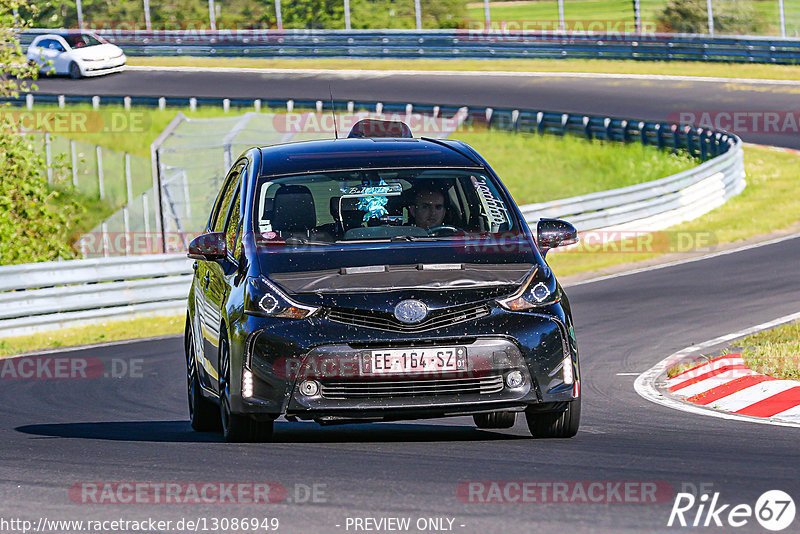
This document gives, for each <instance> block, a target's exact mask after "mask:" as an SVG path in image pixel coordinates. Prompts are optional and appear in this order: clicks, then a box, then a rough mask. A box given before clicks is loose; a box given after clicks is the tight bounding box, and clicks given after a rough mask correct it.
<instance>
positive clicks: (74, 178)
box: [69, 139, 78, 188]
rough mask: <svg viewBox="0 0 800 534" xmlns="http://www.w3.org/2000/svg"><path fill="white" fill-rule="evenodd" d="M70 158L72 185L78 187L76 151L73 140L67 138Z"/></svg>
mask: <svg viewBox="0 0 800 534" xmlns="http://www.w3.org/2000/svg"><path fill="white" fill-rule="evenodd" d="M69 151H70V160H71V162H72V187H76V188H77V187H78V151H77V149H76V148H75V140H74V139H70V140H69Z"/></svg>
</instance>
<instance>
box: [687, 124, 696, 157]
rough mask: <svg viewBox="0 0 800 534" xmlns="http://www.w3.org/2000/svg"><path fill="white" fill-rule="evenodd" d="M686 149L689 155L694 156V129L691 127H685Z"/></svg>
mask: <svg viewBox="0 0 800 534" xmlns="http://www.w3.org/2000/svg"><path fill="white" fill-rule="evenodd" d="M686 150H688V151H689V154H690V155H692V156H694V153H695V148H694V130H693V129H692V128H691V127H687V128H686Z"/></svg>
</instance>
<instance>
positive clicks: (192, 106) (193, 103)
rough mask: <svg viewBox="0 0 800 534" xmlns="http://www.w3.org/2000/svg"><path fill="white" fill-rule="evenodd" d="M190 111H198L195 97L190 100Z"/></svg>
mask: <svg viewBox="0 0 800 534" xmlns="http://www.w3.org/2000/svg"><path fill="white" fill-rule="evenodd" d="M189 110H190V111H197V99H196V98H195V97H192V98H190V99H189Z"/></svg>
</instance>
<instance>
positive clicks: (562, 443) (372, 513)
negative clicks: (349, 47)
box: [0, 73, 800, 533]
mask: <svg viewBox="0 0 800 534" xmlns="http://www.w3.org/2000/svg"><path fill="white" fill-rule="evenodd" d="M131 74H133V73H125V74H123V75H120V76H115V77H109V78H107V79H98V80H89V81H88V83H84V82H87V81H81V82H80V84H81V85H80V87H81V91H82V92H83V91H87V92H89V93H91V94H94V93H100V94H110V90H111V89H110V88H111V87H117V89H116V90H117V91H119V92H118V93H117V94H122V93H121V91H125V90H126V88H127V91H128V92H127V93H126V94H136V93H134V92H133V91H134V89H136V84H138V83H140V82H139V81H138V80H139V78H138V76H139V74H138V73H137V74H136V76H129V75H131ZM153 76H154V77H155V78H151V79H149V80H150V81H149V82H147V81H141V84H142V85H141V86H140V87H141V90H142V91H143V92H144V91H145V90H146V89H145V88H146V86H147V83H149V84H150V87H149V94H154V93H155V92H156V91H159V92H160V91H167V86H159V85H156V83H155V81H154V80H156V79H158V77H159V76H161V75H160V74H156V75H153ZM448 79H450V80H451V81H450V82H447V83H448V84H450V85H446V84H445V82H444V81H437V82H436V83H441V84H445V86H447V87H449V88H450V90H451V93H448V92H447V91H445V92H442V93H434V92H432V90H431V88H430V86H427V89H426V85H425V84H426V83H427V82H425V81H423V80H418V81H415V87H413V88H411V87H408V86H406V87H405V90H404V89H403V87H401V86H400V85H398V83H396V80H391V79H390V80H384V79H383V78H381V77H379V78H377V79H376V80H374V81H373V80H362V81H358V82H348V87H351V89H352V91H353V92H356V91H358V92H359V93H358V94H353V95H348V96H350V97H352V98H373V99H374V98H382V99H385V100H387V101H389V100H409V101H414V100H421V99H423V98H422V97H425V96H427V97H428V98H424V100H429V101H430V100H436V101H438V102H442V103H448V102H452V103H458V104H469V105H489V104H491V105H495V106H499V105H509V106H516V105H519V106H522V105H523V102H530V103H531V107H542V108H552V109H563V110H570V111H583V112H593V113H598V112H604V113H620V114H624V115H632V116H639V117H641V118H659V117H660V116H662V115H663V114H664V113H665V111H666V110H668V109H670V107H671V106H675V105H680V102H679V100H681V99H682V98H683V99H685V100H686V101H687V102H686V103H685V104H686V105H687V106H691V109H698V108H702V106H703V105H705V104H711V103H713V102H712V101H711V100H710V99H711V98H712V93H713V92H712V91H711V90H710V88H707V87H697V88H696V89H697V98H706V99H707V100H706V101H705V103H704V102H700V101H698V100H697V99H696V98H694V97H692V98H690V97H680V96H679V95H678V94H677V93H678V91H675V90H674V89H672V90H670V89H669V88H663V87H656V86H654V87H653V88H652V91H653V92H652V93H649V94H644V93H642V91H643V88H642V87H640V86H639V85H638V84H630V85H628V84H620V85H615V86H608V89H607V91H606V92H605V93H602V94H593V92H592V91H593V89H592V88H591V87H587V84H588V82H587V81H585V80H581V81H580V82H579V83H575V80H572V82H571V85H570V84H567V83H566V82H552V83H551V82H546V81H545V82H542V81H539V82H536V83H534V82H531V81H529V80H528V81H526V82H525V83H521V82H519V83H518V82H512V81H509V80H506V81H505V82H504V83H503V84H502V86H501V85H499V84H494V85H493V84H492V83H491V82H489V81H488V80H490V78H488V77H487V78H486V80H484V81H479V82H476V83H477V84H478V87H473V86H471V85H470V86H468V85H469V84H467V83H466V82H465V81H463V80H461V81H459V80H458V79H457V78H448ZM215 80H217V78H216V77H214V76H212V77H210V78H209V80H208V81H207V82H203V83H200V81H199V79H195V80H194V83H193V84H191V83H188V84H187V85H181V84H184V83H187V82H181V84H179V86H178V87H172V86H169V91H172V94H176V93H180V92H181V91H184V92H183V93H182V95H184V96H188V95H190V94H191V95H196V96H211V95H212V94H219V93H214V90H216V91H222V90H223V88H222V87H223V86H227V87H228V88H230V89H231V92H230V93H227V94H229V95H230V96H245V95H246V96H248V97H250V96H260V97H262V98H267V97H269V98H278V97H280V98H285V97H290V96H294V97H297V98H303V97H308V98H316V97H317V96H320V93H321V92H322V91H323V89H321V88H319V87H315V86H318V85H319V84H320V83H321V82H320V79H319V78H313V77H312V78H311V79H305V78H302V77H301V78H300V79H296V80H295V81H294V84H295V89H296V91H295V92H294V93H292V92H291V91H290V84H291V83H292V80H290V79H285V80H284V79H282V80H271V81H272V82H274V83H271V84H263V82H258V83H255V82H253V83H251V84H250V85H249V87H250V90H251V91H254V89H255V88H256V87H262V90H260V91H259V92H248V83H246V82H245V81H243V80H246V77H241V76H240V77H237V76H233V77H232V78H229V79H228V82H226V83H224V84H222V85H217V86H216V89H214V87H215V84H218V82H216V81H215ZM123 82H124V83H123ZM134 82H135V83H134ZM73 83H75V82H71V81H68V80H45V81H44V82H43V83H41V84H40V87H41V89H42V90H44V91H48V92H49V89H50V87H51V85H50V84H58V85H57V87H58V88H59V89H61V90H62V92H64V91H67V90H68V89H69V88H71V87H76V86H75V85H73ZM219 83H221V82H219ZM527 83H530V84H531V85H530V86H528V87H527V89H526V87H525V85H526V84H527ZM120 84H122V85H120ZM559 84H560V85H559ZM266 86H269V90H265V89H264V88H265V87H266ZM538 86H542V87H540V88H543V89H546V90H542V91H537V90H536V87H538ZM567 86H570V87H572V89H571V92H569V93H568V94H559V91H558V90H557V87H561V88H562V89H564V87H567ZM102 87H105V88H106V90H105V91H104V90H101V88H102ZM714 87H717V89H719V87H718V86H714ZM199 88H204V90H205V91H206V93H205V94H202V93H199V92H198V91H199V90H200V89H199ZM188 89H195V90H193V91H188ZM701 89H702V91H701ZM594 90H598V86H597V85H595V86H594ZM237 91H239V92H238V93H237ZM324 91H327V85H325V86H324ZM487 91H489V92H487ZM303 92H304V93H303ZM337 92H339V93H340V94H342V96H344V93H346V91H345V90H344V89H342V90H340V89H339V88H338V86H337ZM564 92H566V90H565V91H564ZM298 93H303V94H298ZM640 93H641V94H640ZM159 94H165V93H164V92H160V93H159ZM703 94H705V95H706V96H705V97H703V96H702V95H703ZM757 94H762V93H757V92H756V93H754V95H757ZM763 94H766V93H763ZM637 95H639V96H637ZM731 95H733V96H736V97H737V98H742V99H745V100H740V101H738V102H740V104H739V105H743V103H745V102H747V104H748V105H752V106H756V105H758V104H759V102H760V103H761V104H763V105H771V106H772V107H771V108H770V109H777V108H778V104H776V103H775V101H772V102H767V100H769V99H768V98H766V97H765V98H764V99H763V100H760V101H757V99H751V100H749V101H748V100H746V96H747V93H743V94H741V95H740V94H739V92H736V91H734V92H732V93H730V95H729V96H731ZM754 95H750V96H754ZM662 96H664V97H669V98H668V103H664V102H663V101H661V100H660V99H661V97H662ZM773 96H774V95H773ZM606 97H607V98H606ZM626 98H628V99H629V100H628V102H627V103H628V104H629V105H628V106H623V104H624V103H625V101H626ZM731 98H732V96H731ZM787 98H788V97H787ZM698 102H700V103H698ZM784 102H786V101H784ZM715 105H716V106H717V107H715V108H714V109H719V106H720V104H715ZM725 105H726V106H730V107H735V106H736V105H737V104H735V103H731V102H725ZM615 106H616V107H615ZM748 109H750V108H748ZM787 109H788V107H787ZM615 110H617V111H615ZM622 111H625V113H621V112H622ZM781 144H784V145H789V146H794V145H790V144H789V143H788V142H784V143H781ZM798 264H800V239H798V238H795V239H788V240H784V241H782V242H779V243H775V244H771V245H767V246H763V247H759V248H753V249H749V250H745V251H742V252H738V253H734V254H728V255H724V256H717V257H713V258H709V259H704V260H700V261H694V262H690V263H684V264H681V265H675V266H671V267H667V268H662V269H657V270H650V271H645V272H640V273H636V274H631V275H628V276H621V277H616V278H611V279H606V280H602V281H598V282H593V283H588V284H583V285H578V286H575V287H572V288H571V289H568V293H569V294H570V298H571V301H572V305H573V309H574V314H575V322H576V332H577V336H578V341H579V345H580V347H581V351H582V355H581V356H582V361H581V363H582V373H583V377H584V380H583V395H584V411H583V419H582V426H581V431H580V432H579V433H578V435H577V436H576V437H575V438H573V439H570V440H551V441H546V440H532V439H529V438H528V437H527V430H526V428H525V426H524V422H523V421H522V420H521V419H519V420H518V422H517V425H516V426H515V427H514V428H512V429H510V430H508V431H479V430H476V429H474V427H473V425H472V421H471V418H456V419H448V420H435V421H412V422H408V423H397V424H378V425H348V426H343V427H327V428H320V427H318V426H317V425H316V424H314V423H289V422H278V423H277V425H276V434H275V438H276V442H275V443H272V444H260V445H256V444H248V445H230V444H225V443H223V442H222V441H221V439H220V437H219V436H218V435H214V434H197V433H193V432H192V431H191V430H190V428H189V426H188V423H187V421H186V401H185V393H184V388H185V386H184V381H185V378H184V371H183V355H182V347H181V341H180V340H179V339H169V340H158V341H141V342H136V343H131V344H124V345H116V346H111V347H98V348H92V349H86V350H82V351H79V352H76V353H65V354H64V355H65V356H67V355H75V356H81V357H89V358H94V357H96V358H99V359H100V360H102V361H103V362H104V365H105V368H106V369H107V370H108V369H111V368H112V366H113V365H114V364H113V363H112V360H117V361H123V362H126V363H127V364H128V365H129V364H130V363H131V362H140V364H141V366H142V368H141V373H136V374H135V375H134V376H127V377H122V378H111V377H103V376H100V377H98V378H95V379H84V380H3V381H2V387H0V405H2V406H3V409H2V410H3V417H2V419H0V451H2V462H1V463H0V503H2V504H0V510H1V511H2V517H4V518H10V517H21V518H27V519H32V520H34V521H36V520H38V518H39V517H42V516H46V517H48V518H49V519H68V518H76V519H119V518H124V519H129V520H140V519H145V518H147V517H154V518H157V519H165V520H166V519H173V520H177V519H180V518H181V517H186V518H191V519H196V518H198V517H218V518H219V517H227V518H232V517H254V516H255V517H277V518H279V519H280V522H281V528H280V530H279V531H282V532H320V533H328V532H355V531H356V530H354V529H353V527H352V526H351V527H350V528H349V529H347V528H346V525H347V518H354V517H362V518H363V517H372V518H382V517H383V518H385V517H410V518H412V525H413V521H416V520H417V519H418V518H421V517H445V518H451V519H454V522H453V527H452V530H453V531H455V532H464V533H483V532H498V533H500V532H503V533H505V532H514V533H517V532H519V533H529V532H538V531H555V530H562V531H563V530H568V531H570V532H654V531H668V530H669V531H675V530H682V529H679V528H678V529H676V528H672V529H668V528H667V527H666V524H667V520H668V518H669V514H670V510H671V507H672V500H673V499H672V495H673V494H674V492H677V491H681V490H682V489H684V488H691V487H701V485H704V486H703V487H704V488H705V489H706V491H707V492H709V493H713V492H720V497H719V500H720V503H725V504H731V505H736V504H740V503H745V504H749V505H751V506H753V505H754V504H755V502H756V500H757V498H758V496H759V495H761V494H762V493H763V492H764V491H767V490H772V489H781V490H784V491H786V492H787V493H789V494H790V495H792V496H793V497H794V498H795V500H798V499H800V476H798V475H799V474H800V473H799V472H798V471H799V469H798V466H800V454H799V453H798V447H797V442H798V430H797V429H796V428H783V427H772V426H765V425H755V424H751V423H746V422H738V421H727V420H720V419H716V418H709V417H703V416H700V415H693V414H687V413H683V412H678V411H674V410H670V409H667V408H664V407H662V406H658V405H655V404H652V403H650V402H648V401H646V400H644V399H643V398H641V397H639V396H638V395H637V394H636V392H635V391H634V389H633V380H634V378H635V376H633V375H631V374H630V373H637V372H641V371H644V370H646V369H647V368H649V367H650V366H651V365H653V364H654V363H655V362H657V361H659V360H661V359H662V358H664V357H665V356H666V355H667V354H671V353H673V352H675V351H676V350H678V349H681V348H683V347H685V346H687V345H690V344H692V343H700V342H703V341H705V340H707V339H711V338H714V337H717V336H719V335H722V334H726V333H728V332H733V331H737V330H740V329H743V328H746V327H748V326H751V325H754V324H758V323H762V322H766V321H769V320H771V319H774V318H776V317H779V316H782V315H786V314H789V313H792V312H796V311H797V302H798V297H799V296H800V277H798V276H797V268H796V266H797V265H798ZM793 266H794V267H793ZM618 373H628V374H624V375H621V376H620V375H619V374H618ZM88 481H101V482H102V481H105V482H126V481H132V482H151V483H159V482H209V481H216V482H263V481H273V482H277V483H280V484H282V485H283V486H284V487H286V488H287V490H288V492H289V495H290V497H292V498H291V500H292V502H282V503H279V504H267V505H244V504H236V505H234V504H224V505H203V504H184V505H181V504H162V505H147V504H104V505H93V504H77V503H75V502H74V501H73V500H71V498H70V494H69V488H70V487H71V486H72V485H73V484H76V483H81V482H88ZM469 481H538V482H556V481H584V482H586V483H587V484H588V482H590V481H600V482H607V481H611V482H619V481H637V482H659V483H666V484H668V485H669V486H668V488H669V489H670V493H669V496H668V498H667V499H665V500H663V501H661V502H657V503H655V504H633V503H596V504H592V503H582V502H571V503H526V504H521V503H510V504H505V503H504V504H498V503H474V502H464V501H463V500H461V499H459V496H458V494H457V488H458V486H459V483H462V482H469ZM313 484H317V485H320V486H318V488H319V489H320V490H322V491H324V496H320V495H318V498H317V499H316V502H296V501H298V500H301V501H302V500H303V499H296V498H294V497H293V495H294V494H295V488H296V487H303V486H302V485H306V486H311V485H313ZM297 485H301V486H297ZM660 487H661V486H660ZM301 493H302V492H301ZM696 510H697V508H696V507H695V508H694V509H693V510H692V513H691V514H687V518H688V519H689V520H692V519H693V518H694V513H695V512H696ZM726 513H727V512H726ZM704 519H705V518H703V520H704ZM722 519H723V521H724V519H725V514H723V517H722ZM799 524H800V523H799V522H798V520H795V522H794V524H793V526H792V528H790V529H788V530H787V531H797V525H799ZM337 525H338V526H337ZM462 525H463V526H462ZM701 530H706V529H701ZM711 530H712V531H713V530H714V529H711ZM726 530H730V527H728V528H727V529H726ZM737 530H738V531H747V532H751V531H752V532H756V531H758V532H763V529H762V528H761V527H760V526H759V525H758V523H756V521H755V519H753V518H750V519H749V522H748V523H747V525H745V526H744V527H742V528H740V529H737ZM228 531H231V530H228ZM363 531H364V530H361V532H363ZM410 531H411V532H418V530H416V529H413V528H412V529H411V530H410ZM717 531H719V529H717Z"/></svg>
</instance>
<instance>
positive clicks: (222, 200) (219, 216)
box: [211, 165, 243, 232]
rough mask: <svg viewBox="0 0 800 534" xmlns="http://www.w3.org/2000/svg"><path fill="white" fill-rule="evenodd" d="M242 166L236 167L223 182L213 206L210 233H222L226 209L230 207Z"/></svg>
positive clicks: (226, 213)
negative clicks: (223, 184)
mask: <svg viewBox="0 0 800 534" xmlns="http://www.w3.org/2000/svg"><path fill="white" fill-rule="evenodd" d="M242 167H243V165H237V166H236V167H234V168H233V170H231V172H230V173H228V178H227V180H226V181H225V186H224V188H223V189H222V191H221V192H220V194H219V197H218V198H217V202H216V204H215V206H214V216H213V218H212V219H211V231H212V232H222V231H223V230H224V229H225V221H226V217H227V215H228V208H229V207H230V205H231V200H232V199H233V195H234V193H236V187H237V184H238V183H239V180H238V178H239V174H240V173H241V171H242Z"/></svg>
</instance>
